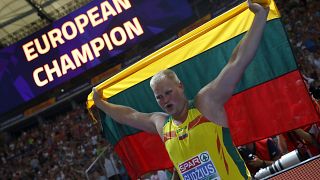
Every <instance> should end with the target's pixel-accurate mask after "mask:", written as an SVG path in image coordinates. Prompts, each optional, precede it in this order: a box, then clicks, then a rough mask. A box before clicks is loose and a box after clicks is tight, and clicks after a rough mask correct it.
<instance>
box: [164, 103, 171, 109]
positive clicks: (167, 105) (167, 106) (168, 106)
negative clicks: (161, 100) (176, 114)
mask: <svg viewBox="0 0 320 180" xmlns="http://www.w3.org/2000/svg"><path fill="white" fill-rule="evenodd" d="M172 106H173V105H172V104H166V105H165V108H167V109H168V108H171V107H172Z"/></svg>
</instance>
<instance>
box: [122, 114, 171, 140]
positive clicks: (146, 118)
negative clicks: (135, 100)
mask: <svg viewBox="0 0 320 180" xmlns="http://www.w3.org/2000/svg"><path fill="white" fill-rule="evenodd" d="M165 118H166V114H164V113H160V112H154V113H141V112H138V111H135V112H133V113H132V114H131V115H130V117H129V118H128V120H127V121H125V123H124V124H126V125H129V126H131V127H134V128H137V129H140V130H143V131H146V132H150V133H154V134H160V135H161V132H162V126H161V125H163V123H164V121H165Z"/></svg>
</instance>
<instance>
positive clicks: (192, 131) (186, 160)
mask: <svg viewBox="0 0 320 180" xmlns="http://www.w3.org/2000/svg"><path fill="white" fill-rule="evenodd" d="M163 137H164V143H165V147H166V149H167V151H168V154H169V156H170V159H171V160H172V162H173V164H174V166H175V168H176V170H177V172H178V174H179V176H180V178H181V179H232V180H234V179H251V176H250V172H249V170H248V169H247V167H246V165H245V163H244V161H243V160H242V158H241V156H240V154H239V153H238V151H237V149H236V148H235V147H234V145H233V143H232V140H231V136H230V132H229V129H228V128H224V127H222V126H219V125H217V124H215V123H213V122H211V121H209V120H208V119H207V118H206V117H204V116H203V115H202V114H201V113H200V112H199V111H198V109H196V108H194V107H190V108H189V111H188V117H187V119H186V121H184V122H183V123H182V124H180V125H179V126H177V125H175V124H174V123H173V118H172V116H170V117H169V118H168V120H167V121H166V123H165V124H164V127H163Z"/></svg>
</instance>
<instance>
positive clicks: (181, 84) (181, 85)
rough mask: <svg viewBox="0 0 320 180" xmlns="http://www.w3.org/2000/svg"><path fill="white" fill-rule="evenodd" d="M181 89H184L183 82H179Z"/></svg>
mask: <svg viewBox="0 0 320 180" xmlns="http://www.w3.org/2000/svg"><path fill="white" fill-rule="evenodd" d="M179 87H180V88H182V89H184V85H183V83H182V82H181V81H180V82H179Z"/></svg>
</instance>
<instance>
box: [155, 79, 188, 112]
mask: <svg viewBox="0 0 320 180" xmlns="http://www.w3.org/2000/svg"><path fill="white" fill-rule="evenodd" d="M152 90H153V93H154V96H155V98H156V100H157V102H158V104H159V106H160V107H161V108H162V109H163V110H164V111H165V112H166V113H168V114H170V115H173V116H179V115H180V113H183V112H182V111H183V108H184V107H183V106H184V104H185V101H186V98H185V96H184V89H183V85H182V84H181V83H178V82H176V81H173V80H171V79H169V78H164V79H162V80H160V81H158V82H157V84H155V85H154V86H153V87H152Z"/></svg>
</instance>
